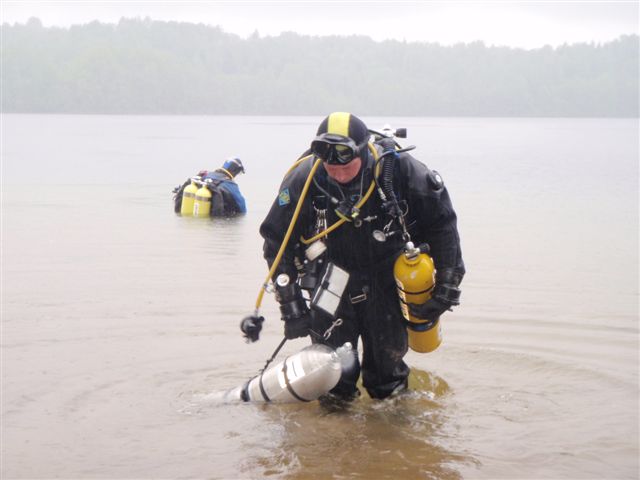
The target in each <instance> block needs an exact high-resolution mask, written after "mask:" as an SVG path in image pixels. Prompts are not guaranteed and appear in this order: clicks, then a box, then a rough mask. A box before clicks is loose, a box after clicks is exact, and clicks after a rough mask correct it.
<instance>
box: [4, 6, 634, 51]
mask: <svg viewBox="0 0 640 480" xmlns="http://www.w3.org/2000/svg"><path fill="white" fill-rule="evenodd" d="M639 4H640V1H639V0H627V1H537V2H531V1H527V2H524V1H522V2H520V1H491V2H482V1H473V2H472V1H449V2H428V1H394V0H386V1H335V2H334V1H302V0H300V1H267V0H265V1H242V0H236V1H233V2H229V1H197V2H194V1H184V2H175V1H86V0H85V1H64V2H62V1H7V0H2V3H1V4H0V5H1V7H0V8H1V14H2V22H3V23H4V22H9V23H15V22H19V23H24V22H25V21H26V20H27V19H28V18H29V17H38V18H40V20H42V22H43V24H44V25H46V26H52V25H56V26H64V27H66V26H69V25H72V24H77V23H87V22H90V21H93V20H99V21H101V22H107V23H116V22H117V21H118V20H119V19H120V18H121V17H128V18H131V17H147V16H148V17H150V18H152V19H154V20H177V21H183V22H194V23H205V24H208V25H218V26H220V27H221V28H222V29H223V30H225V31H226V32H230V33H236V34H238V35H241V36H243V37H246V36H248V35H250V34H251V33H253V32H254V31H256V30H257V31H258V33H259V34H260V35H261V36H265V35H278V34H279V33H281V32H283V31H295V32H299V33H307V34H310V35H333V34H337V35H351V34H360V35H367V36H369V37H371V38H373V39H375V40H384V39H388V38H393V39H398V40H403V39H404V40H407V41H427V42H438V43H441V44H445V45H450V44H453V43H457V42H472V41H475V40H482V41H484V42H485V43H486V44H489V45H507V46H512V47H522V48H537V47H541V46H543V45H552V46H557V45H560V44H563V43H576V42H591V41H595V42H603V41H608V40H612V39H614V38H617V37H618V36H620V35H622V34H629V33H635V34H637V33H638V31H639V28H638V24H639V21H640V20H639Z"/></svg>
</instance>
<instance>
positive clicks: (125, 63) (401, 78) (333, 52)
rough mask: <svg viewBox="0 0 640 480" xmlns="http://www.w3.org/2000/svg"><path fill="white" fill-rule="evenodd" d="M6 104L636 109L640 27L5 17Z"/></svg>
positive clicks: (74, 108)
mask: <svg viewBox="0 0 640 480" xmlns="http://www.w3.org/2000/svg"><path fill="white" fill-rule="evenodd" d="M0 28H1V34H2V52H1V55H2V85H3V86H2V111H3V112H5V113H10V112H22V113H36V112H37V113H106V114H212V115H221V114H243V115H248V114H253V115H322V114H326V113H327V112H329V111H334V110H344V111H352V112H355V113H357V114H358V115H370V116H371V115H395V116H404V115H406V116H578V117H582V116H608V117H612V116H613V117H637V116H638V71H639V70H638V59H639V58H640V55H639V38H638V36H637V35H627V36H622V37H620V38H619V39H617V40H615V41H612V42H608V43H603V44H594V43H590V44H573V45H564V46H561V47H557V48H551V47H544V48H539V49H534V50H523V49H514V48H508V47H489V46H486V45H484V44H483V43H482V42H475V43H469V44H458V45H453V46H441V45H439V44H434V43H423V42H403V41H394V40H389V41H383V42H376V41H373V40H372V39H370V38H369V37H366V36H329V37H314V36H307V35H301V34H296V33H284V34H281V35H279V36H275V37H261V36H259V35H258V34H257V33H255V34H254V35H252V36H250V37H249V38H247V39H243V38H241V37H239V36H237V35H233V34H229V33H226V32H224V31H223V30H222V29H221V28H219V27H212V26H207V25H203V24H193V23H180V22H161V21H153V20H151V19H148V18H147V19H124V18H123V19H121V20H120V22H119V23H117V24H104V23H100V22H92V23H88V24H84V25H74V26H71V27H69V28H59V27H44V26H43V25H42V23H41V22H40V20H38V19H36V18H32V19H30V20H29V21H28V22H26V23H25V24H13V25H10V24H7V23H5V24H3V25H2V26H1V27H0Z"/></svg>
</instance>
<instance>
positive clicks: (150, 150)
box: [0, 115, 639, 479]
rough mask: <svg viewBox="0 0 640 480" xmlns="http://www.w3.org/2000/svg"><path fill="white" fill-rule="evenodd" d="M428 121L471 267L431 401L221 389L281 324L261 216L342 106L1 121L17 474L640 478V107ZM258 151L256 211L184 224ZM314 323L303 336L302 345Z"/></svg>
mask: <svg viewBox="0 0 640 480" xmlns="http://www.w3.org/2000/svg"><path fill="white" fill-rule="evenodd" d="M364 119H365V121H367V123H368V124H369V126H370V127H371V128H380V127H381V126H382V125H383V124H384V123H387V122H389V123H391V124H392V125H393V126H394V127H402V126H404V127H407V128H408V133H409V135H408V138H407V139H406V140H405V141H402V143H403V144H404V145H408V144H415V145H417V146H418V148H417V150H416V151H415V152H414V153H415V156H416V157H417V158H419V159H420V160H422V161H423V162H425V163H426V164H428V165H429V166H430V167H432V168H434V169H436V170H438V171H439V172H440V173H441V174H442V176H443V178H444V180H445V183H446V184H447V185H448V188H449V190H450V192H451V195H452V198H453V201H454V205H455V207H456V209H457V211H458V215H459V218H460V223H459V225H460V232H461V237H462V242H463V253H464V258H465V262H466V265H467V270H468V273H467V276H466V277H465V279H464V282H463V285H462V291H463V297H462V305H461V306H460V307H459V308H457V309H456V310H455V312H453V313H449V314H447V315H446V317H445V318H444V319H443V335H444V341H443V344H442V346H441V347H440V348H439V349H438V350H437V351H436V352H434V353H431V354H417V353H414V352H410V353H409V354H408V355H407V357H406V360H407V363H408V364H409V365H410V366H411V367H412V371H413V374H412V377H411V384H412V388H413V392H412V393H411V394H409V395H406V396H401V397H398V398H396V399H392V400H386V401H372V400H370V399H369V398H368V397H367V396H366V395H363V397H361V399H360V400H358V401H357V402H355V403H354V404H353V405H352V406H351V407H350V408H348V409H346V410H342V411H328V410H326V409H324V408H322V407H321V406H320V405H318V403H317V402H312V403H310V404H297V405H255V404H222V403H220V402H219V401H217V398H218V397H217V395H218V394H219V392H221V391H224V390H226V389H229V388H232V387H235V386H237V385H240V384H242V383H244V382H245V381H246V380H247V379H248V378H250V377H251V376H253V375H254V374H255V373H257V371H258V370H259V369H260V368H261V367H262V366H263V365H264V362H265V361H266V359H267V358H268V357H269V356H270V355H271V353H272V351H273V350H274V348H275V347H276V346H277V344H278V342H279V341H280V339H281V338H282V323H281V321H280V319H279V315H278V310H277V306H276V303H275V302H274V300H273V297H272V296H267V297H266V299H265V302H264V304H263V309H262V313H263V314H264V315H265V316H266V317H267V322H266V323H265V329H264V330H263V335H262V337H261V340H260V341H259V342H257V343H255V344H251V345H249V344H246V343H244V341H243V339H242V337H241V334H240V331H239V328H238V324H239V321H240V319H241V318H242V317H243V316H244V315H246V314H248V313H250V312H252V310H253V306H254V302H255V298H256V295H257V293H258V289H259V286H260V284H261V282H262V281H263V280H264V277H265V275H266V265H265V263H264V261H263V260H262V256H261V251H262V242H261V240H260V238H259V236H258V233H257V229H258V225H259V223H260V222H261V220H262V218H263V217H264V215H265V214H266V212H267V209H268V208H269V206H270V204H271V202H272V200H273V198H274V195H275V194H276V192H277V189H278V185H279V182H280V179H281V177H282V175H283V173H284V172H285V171H286V170H287V168H288V167H289V166H290V165H291V164H292V163H293V161H294V159H295V158H296V157H297V155H298V154H299V153H300V152H302V151H303V150H304V149H305V148H306V147H307V145H308V144H309V142H310V140H311V138H312V137H313V135H314V132H315V129H316V126H317V124H318V123H319V122H320V120H321V117H317V118H316V117H207V116H202V117H197V116H196V117H180V116H157V117H155V116H56V115H3V116H2V174H3V176H2V312H1V313H2V432H1V433H2V452H1V453H2V467H1V468H2V470H1V472H0V476H1V477H2V478H7V479H9V478H194V477H197V478H214V479H248V478H265V477H269V478H286V479H314V478H338V479H339V478H367V479H368V478H374V479H397V478H411V479H413V478H429V479H460V478H479V479H532V478H535V479H559V478H572V479H578V478H584V479H587V478H589V479H594V478H597V479H631V478H638V475H639V466H638V453H639V452H638V437H639V426H638V425H639V414H638V411H639V390H638V346H639V345H638V339H639V336H638V173H639V172H638V157H639V155H638V143H639V141H638V120H637V119H606V120H605V119H499V118H487V119H485V118H477V119H455V118H451V119H449V118H442V119H440V118H364ZM232 155H237V156H239V157H241V158H242V160H243V162H244V164H245V166H246V171H247V174H246V175H242V176H240V177H239V179H238V183H239V185H240V187H241V189H242V191H243V193H244V194H245V197H246V199H247V203H248V207H249V213H248V214H247V215H246V216H245V217H242V218H237V219H233V220H209V219H204V220H197V219H190V218H181V217H178V216H176V215H175V214H174V213H173V210H172V200H171V189H172V188H173V186H175V185H177V184H178V183H181V182H183V181H184V180H185V179H186V178H187V177H188V176H190V175H192V174H194V173H196V172H197V171H199V170H200V169H205V168H208V169H214V168H217V167H218V166H220V165H221V163H222V161H223V160H224V158H225V157H228V156H232ZM306 343H307V340H303V339H299V340H296V341H291V342H287V344H286V345H285V348H284V350H283V352H282V353H281V355H286V354H287V353H293V352H295V351H298V350H299V349H300V348H302V347H303V346H304V345H306Z"/></svg>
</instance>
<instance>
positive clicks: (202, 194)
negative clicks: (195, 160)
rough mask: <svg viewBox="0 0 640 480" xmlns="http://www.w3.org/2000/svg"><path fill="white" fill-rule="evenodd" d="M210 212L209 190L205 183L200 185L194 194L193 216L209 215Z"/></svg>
mask: <svg viewBox="0 0 640 480" xmlns="http://www.w3.org/2000/svg"><path fill="white" fill-rule="evenodd" d="M210 212H211V191H210V190H209V189H208V188H207V185H206V184H204V185H202V186H201V187H200V188H199V189H198V191H197V192H196V194H195V199H194V202H193V216H194V217H199V218H202V217H209V213H210Z"/></svg>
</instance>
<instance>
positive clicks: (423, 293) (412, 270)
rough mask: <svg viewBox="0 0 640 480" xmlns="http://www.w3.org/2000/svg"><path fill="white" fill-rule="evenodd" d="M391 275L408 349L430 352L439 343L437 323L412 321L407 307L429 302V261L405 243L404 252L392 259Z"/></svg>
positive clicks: (431, 273)
mask: <svg viewBox="0 0 640 480" xmlns="http://www.w3.org/2000/svg"><path fill="white" fill-rule="evenodd" d="M393 275H394V277H395V280H396V285H397V287H398V297H399V298H400V308H401V309H402V314H403V315H404V318H405V319H406V320H407V322H408V323H407V332H408V334H409V347H410V348H411V350H414V351H416V352H420V353H428V352H432V351H434V350H435V349H436V348H438V346H440V343H441V342H442V332H441V330H440V322H439V321H438V320H436V321H435V322H430V321H428V320H423V319H420V318H416V317H414V316H413V315H411V314H410V313H409V307H408V305H407V304H408V303H415V304H423V303H424V302H426V301H427V300H429V298H431V292H432V291H433V287H434V285H435V267H434V265H433V259H432V258H431V257H430V256H429V255H427V254H426V253H421V252H420V249H419V248H416V247H415V246H414V245H413V243H412V242H407V244H406V245H405V249H404V252H403V253H402V254H400V256H399V257H398V258H397V259H396V262H395V264H394V266H393Z"/></svg>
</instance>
